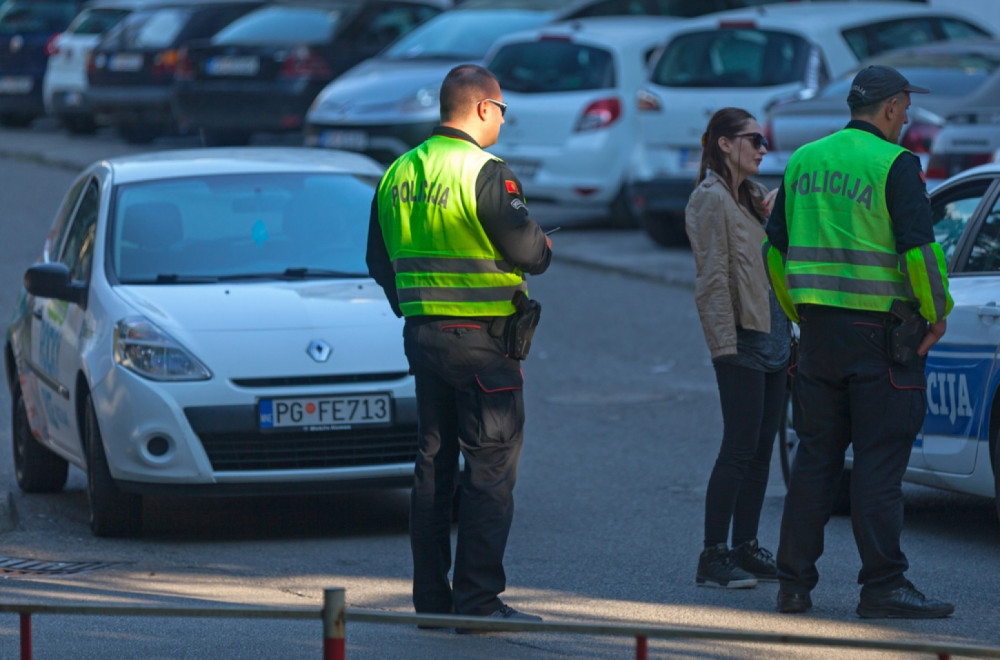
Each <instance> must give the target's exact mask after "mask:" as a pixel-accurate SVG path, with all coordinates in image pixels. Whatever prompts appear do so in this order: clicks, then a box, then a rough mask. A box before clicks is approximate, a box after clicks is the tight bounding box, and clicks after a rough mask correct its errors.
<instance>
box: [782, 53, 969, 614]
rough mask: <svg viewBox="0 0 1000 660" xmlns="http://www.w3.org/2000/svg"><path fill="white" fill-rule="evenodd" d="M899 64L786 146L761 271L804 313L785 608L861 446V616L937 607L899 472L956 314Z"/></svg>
mask: <svg viewBox="0 0 1000 660" xmlns="http://www.w3.org/2000/svg"><path fill="white" fill-rule="evenodd" d="M928 91H929V90H927V89H924V88H922V87H917V86H915V85H912V84H910V82H909V81H908V80H907V79H906V78H905V77H903V76H902V75H901V74H900V73H899V72H898V71H896V70H895V69H892V68H889V67H884V66H870V67H867V68H865V69H863V70H861V71H860V72H859V73H858V74H857V75H856V76H855V78H854V81H853V83H852V85H851V90H850V92H849V94H848V97H847V103H848V105H849V106H850V108H851V121H850V122H849V123H848V124H847V126H846V127H845V128H844V129H842V130H840V131H838V132H837V133H834V134H833V135H829V136H827V137H825V138H822V139H820V140H817V141H815V142H812V143H810V144H807V145H804V146H803V147H801V148H800V149H798V150H797V151H796V152H795V153H794V154H793V155H792V157H791V159H790V160H789V163H788V167H787V168H786V170H785V175H784V179H783V182H782V185H781V187H780V189H779V191H778V194H777V197H776V199H775V203H774V210H773V211H772V213H771V216H770V218H769V221H768V225H767V235H768V239H769V243H765V250H766V253H767V265H768V271H769V273H770V275H771V280H772V284H773V285H774V289H775V294H776V295H777V297H778V299H779V301H780V302H781V303H782V308H783V309H784V310H785V312H786V314H788V316H789V317H790V318H791V319H792V320H793V321H796V322H797V323H798V324H799V330H800V345H799V361H798V365H797V371H796V378H795V381H794V388H795V398H796V400H797V401H798V405H799V406H800V408H799V409H798V412H799V415H797V421H796V431H797V432H798V436H799V447H798V449H797V451H796V456H795V462H794V465H793V466H792V473H791V479H790V482H789V486H788V494H787V495H786V496H785V506H784V513H783V515H782V520H781V537H780V541H779V545H778V555H777V567H778V579H779V582H780V587H779V591H778V611H779V612H785V613H800V612H805V611H806V610H808V609H809V608H810V607H812V599H811V596H810V592H811V591H812V590H813V588H814V587H815V586H816V584H817V582H818V580H819V572H818V571H817V570H816V561H817V560H818V559H819V557H820V555H821V554H822V552H823V532H824V527H825V525H826V522H827V520H829V517H830V513H831V510H832V507H833V498H834V493H835V489H836V485H837V484H838V482H839V480H840V477H841V474H842V472H843V466H844V453H845V451H846V449H847V447H848V445H852V446H853V451H854V462H853V466H852V472H851V480H852V483H851V522H852V526H853V529H854V538H855V541H856V542H857V546H858V553H859V555H860V557H861V571H860V572H859V574H858V583H859V584H861V585H862V587H861V598H860V602H859V604H858V606H857V613H858V615H859V616H861V617H864V618H885V617H893V618H939V617H946V616H949V615H950V614H951V613H952V612H953V611H954V609H955V608H954V606H953V605H952V604H950V603H946V602H942V601H939V600H935V599H932V598H927V597H926V596H924V594H922V593H920V592H919V591H918V590H917V589H916V588H915V587H914V586H913V585H912V584H911V583H910V582H909V581H908V580H907V579H906V578H905V577H904V573H905V571H906V570H907V569H908V568H909V564H908V562H907V560H906V556H905V555H904V554H903V551H902V550H901V549H900V543H899V538H900V533H901V531H902V526H903V494H902V478H903V473H904V472H905V470H906V465H907V462H908V460H909V456H910V449H911V447H912V445H913V441H914V440H915V438H916V434H917V432H918V431H919V430H920V426H921V425H922V423H923V418H924V413H925V410H926V405H927V401H926V396H925V390H926V387H927V382H926V378H925V376H924V364H925V360H926V355H927V351H929V350H930V348H931V346H933V345H934V344H935V343H936V342H937V341H938V339H940V338H941V336H942V335H944V332H945V327H946V322H945V317H946V316H947V314H948V313H949V312H950V311H951V307H952V304H953V303H952V300H951V296H950V295H949V293H948V279H947V275H946V271H945V259H944V255H943V253H942V251H941V247H940V246H939V245H938V244H937V243H936V242H935V241H934V231H933V226H932V220H931V207H930V204H929V198H928V196H927V189H926V186H925V184H924V180H923V174H922V172H921V170H920V161H919V160H918V159H917V157H916V156H915V155H913V154H912V153H910V152H909V151H908V150H906V149H905V148H903V147H900V146H899V145H898V144H897V142H898V140H899V136H900V133H901V131H902V129H903V126H904V125H905V124H906V123H907V108H908V107H909V105H910V94H911V93H919V94H926V93H927V92H928Z"/></svg>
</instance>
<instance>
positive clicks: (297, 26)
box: [212, 5, 347, 45]
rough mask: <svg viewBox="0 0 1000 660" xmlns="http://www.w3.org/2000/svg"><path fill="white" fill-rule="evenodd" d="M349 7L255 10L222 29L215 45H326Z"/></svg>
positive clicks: (214, 41)
mask: <svg viewBox="0 0 1000 660" xmlns="http://www.w3.org/2000/svg"><path fill="white" fill-rule="evenodd" d="M346 10H347V7H346V6H338V5H332V6H330V5H327V6H323V7H295V6H281V5H273V6H269V7H264V8H262V9H258V10H257V11H253V12H251V13H249V14H247V15H246V16H243V17H241V18H238V19H236V20H235V21H233V22H232V23H230V24H229V25H227V26H226V27H224V28H222V29H221V30H220V31H219V32H218V33H216V35H215V36H214V37H212V43H213V44H218V45H222V44H287V43H296V44H322V43H326V42H328V41H330V38H331V37H332V36H333V31H334V29H335V28H336V26H337V23H338V22H339V21H340V20H341V19H342V18H343V16H344V14H345V13H346Z"/></svg>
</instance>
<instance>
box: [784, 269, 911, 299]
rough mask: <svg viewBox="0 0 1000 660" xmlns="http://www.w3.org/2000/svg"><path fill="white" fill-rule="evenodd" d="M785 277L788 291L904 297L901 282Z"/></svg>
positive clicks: (823, 277)
mask: <svg viewBox="0 0 1000 660" xmlns="http://www.w3.org/2000/svg"><path fill="white" fill-rule="evenodd" d="M786 277H787V280H788V287H789V288H790V289H821V290H823V291H840V292H843V293H857V294H862V295H867V296H888V297H895V298H904V297H906V296H905V287H904V285H903V283H902V282H885V281H878V280H857V279H854V278H851V277H837V276H836V275H799V274H795V275H792V274H789V275H787V276H786ZM794 295H795V294H794V293H793V294H792V296H793V297H794Z"/></svg>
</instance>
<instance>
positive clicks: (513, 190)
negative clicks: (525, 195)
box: [503, 179, 521, 195]
mask: <svg viewBox="0 0 1000 660" xmlns="http://www.w3.org/2000/svg"><path fill="white" fill-rule="evenodd" d="M503 184H504V185H505V186H507V192H509V193H510V194H511V195H520V194H521V191H520V190H518V189H517V184H516V183H515V182H513V181H511V180H510V179H504V182H503Z"/></svg>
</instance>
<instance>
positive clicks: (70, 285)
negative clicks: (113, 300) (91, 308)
mask: <svg viewBox="0 0 1000 660" xmlns="http://www.w3.org/2000/svg"><path fill="white" fill-rule="evenodd" d="M24 288H25V289H27V291H28V293H30V294H31V295H33V296H37V297H39V298H55V299H56V300H65V301H66V302H71V303H75V304H77V305H80V306H86V303H87V285H86V284H83V283H80V282H74V281H73V276H72V275H71V274H70V271H69V267H68V266H66V264H61V263H55V262H51V263H44V264H35V265H34V266H32V267H31V268H29V269H28V270H27V271H26V272H25V273H24Z"/></svg>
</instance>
